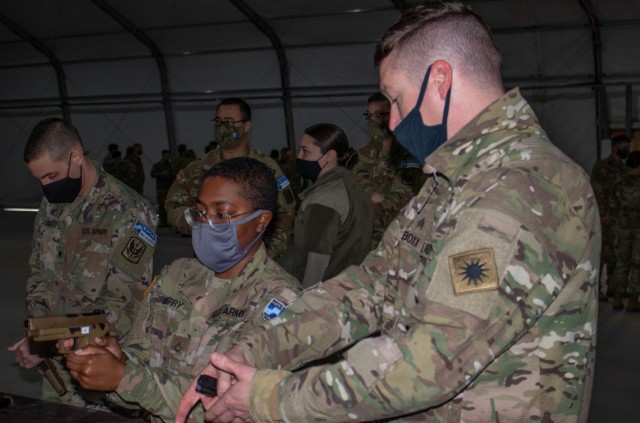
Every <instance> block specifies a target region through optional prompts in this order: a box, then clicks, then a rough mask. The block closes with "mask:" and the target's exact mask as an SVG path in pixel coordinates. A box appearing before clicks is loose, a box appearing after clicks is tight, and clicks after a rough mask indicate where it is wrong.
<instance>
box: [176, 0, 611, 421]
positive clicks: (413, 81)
mask: <svg viewBox="0 0 640 423" xmlns="http://www.w3.org/2000/svg"><path fill="white" fill-rule="evenodd" d="M376 62H378V63H379V64H380V86H381V88H382V91H383V92H384V94H385V95H386V96H387V97H389V98H390V99H392V109H391V118H390V128H391V129H393V130H394V134H395V136H396V137H397V139H398V141H399V142H401V143H403V145H405V146H406V147H407V149H408V150H409V151H410V152H411V153H412V154H413V155H414V156H415V157H419V158H420V159H425V158H426V160H425V165H424V168H423V169H424V171H425V172H426V173H427V174H428V175H429V176H428V179H427V181H426V182H425V184H424V186H423V187H422V188H421V190H420V192H419V193H418V195H417V196H416V197H414V198H413V199H412V200H411V201H410V203H409V204H408V205H407V206H406V207H405V208H404V209H403V212H402V213H401V214H400V215H399V216H397V218H396V219H395V220H394V221H393V222H392V223H391V225H390V226H389V228H388V229H387V231H386V232H385V234H384V236H383V239H382V242H381V243H380V246H379V247H378V248H377V249H376V250H374V251H372V252H371V253H370V254H369V256H367V258H365V260H364V261H363V263H362V264H361V265H360V266H358V267H351V268H348V269H347V270H345V271H344V272H342V273H341V274H339V275H338V276H336V277H335V278H333V279H330V280H328V281H325V282H323V283H321V284H318V285H317V286H316V287H313V288H311V289H309V290H306V291H304V292H303V293H302V294H301V295H300V296H299V297H298V298H297V299H296V300H294V301H293V302H292V303H291V304H290V305H289V307H288V308H287V310H285V311H284V312H283V313H282V314H281V315H280V316H279V317H278V318H277V319H273V320H271V321H270V322H267V323H266V324H265V325H262V326H260V327H258V328H255V329H254V330H252V331H251V332H249V333H247V334H246V336H245V337H244V339H243V340H242V342H240V343H239V344H237V345H235V346H234V347H233V348H232V349H231V350H230V351H228V353H227V354H228V355H225V354H219V353H213V354H212V356H211V363H212V365H213V366H215V367H216V368H218V369H219V370H218V371H217V372H216V371H215V370H213V369H212V368H211V367H207V368H205V371H204V372H205V373H208V374H217V376H218V390H217V393H218V397H217V398H216V401H215V402H213V401H211V400H210V399H207V398H204V397H202V396H199V395H198V394H197V393H196V392H195V391H194V390H193V389H191V388H190V389H189V391H188V393H187V394H186V395H185V397H184V398H183V401H182V402H181V405H180V409H179V412H178V415H177V416H176V421H178V422H183V421H184V416H186V414H187V412H188V409H189V407H190V406H191V405H192V404H193V403H194V402H195V401H196V400H198V399H202V400H203V401H204V402H205V406H206V407H207V413H206V417H207V419H208V420H211V421H232V418H235V420H233V421H234V422H238V421H250V420H253V421H256V422H266V421H287V422H308V421H331V422H347V421H373V420H378V419H385V421H389V420H394V421H405V422H409V421H421V422H449V423H451V422H468V423H475V422H478V423H479V422H482V423H486V422H502V423H505V422H518V423H520V422H534V421H535V422H541V421H545V422H551V421H562V422H586V421H587V414H588V410H589V400H590V395H591V386H592V382H593V370H594V360H595V342H596V326H597V310H598V309H597V305H598V304H597V289H598V287H597V284H598V271H597V270H598V269H597V266H598V260H599V251H600V230H599V224H598V218H599V216H598V209H597V206H596V203H595V198H594V195H593V192H592V190H591V187H590V185H589V181H588V178H587V175H586V174H585V173H584V171H583V170H582V169H581V168H580V167H579V166H578V165H577V164H576V163H574V162H573V161H571V159H569V158H568V157H567V156H565V155H564V154H563V153H562V152H561V151H560V150H559V149H557V148H556V147H555V146H554V145H553V144H552V143H551V142H550V141H549V139H548V138H547V135H546V133H545V132H544V130H543V129H542V127H541V126H540V124H539V122H538V119H537V117H536V115H535V114H534V112H533V110H532V109H531V107H530V106H529V105H528V103H527V102H526V100H525V99H523V98H522V96H521V95H520V93H519V90H518V89H513V90H512V91H509V92H507V93H504V90H503V88H502V82H501V78H500V64H501V58H500V54H499V52H498V51H497V48H496V47H495V43H494V41H493V38H492V36H491V33H490V32H489V29H488V27H487V26H486V24H484V22H483V21H482V19H481V18H480V17H478V16H477V15H476V14H475V13H473V12H472V11H470V10H469V9H468V8H467V7H465V6H463V5H462V4H461V3H458V2H430V3H427V4H424V5H421V6H416V7H414V8H411V9H409V10H407V11H406V12H405V13H404V14H403V16H402V18H401V19H400V21H399V22H398V23H396V24H394V25H393V26H392V27H391V29H390V30H389V31H388V32H387V33H386V34H385V36H384V38H383V39H382V41H381V42H380V43H379V44H378V49H377V52H376ZM425 73H426V74H425ZM423 122H424V123H423ZM425 123H426V124H428V125H429V126H426V125H425ZM378 331H380V332H379V333H377V332H378ZM343 349H345V350H344V357H345V358H344V359H343V360H342V361H340V362H338V363H336V364H329V365H323V366H310V367H305V368H303V369H302V370H298V371H296V372H291V371H290V369H295V368H299V367H300V366H301V365H303V364H304V363H308V362H310V361H312V360H315V359H317V358H319V357H323V356H327V355H329V354H332V353H333V352H335V351H340V350H343ZM242 363H249V364H251V365H246V364H242ZM253 366H257V367H258V368H263V369H264V370H257V371H256V369H255V368H254V367H253ZM230 375H233V376H234V377H235V379H234V383H233V384H231V383H230V382H231V380H230V377H231V376H230Z"/></svg>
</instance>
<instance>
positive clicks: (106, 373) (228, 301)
mask: <svg viewBox="0 0 640 423" xmlns="http://www.w3.org/2000/svg"><path fill="white" fill-rule="evenodd" d="M277 195H278V193H277V191H276V182H275V179H274V177H273V172H272V171H271V169H269V168H268V167H267V166H265V165H264V164H263V163H261V162H259V161H257V160H255V159H252V158H249V157H238V158H235V159H230V160H226V161H223V162H220V163H219V164H217V165H215V166H213V167H212V168H211V169H209V171H208V172H207V174H206V175H205V179H204V181H203V182H202V185H201V190H200V193H199V195H198V197H197V198H198V203H197V206H196V209H192V210H189V213H190V215H191V216H192V217H193V219H191V220H190V222H191V224H192V225H193V231H194V236H193V246H194V249H195V251H196V255H197V256H198V257H199V258H200V260H197V259H193V258H183V259H178V260H176V261H174V262H173V263H172V264H171V265H170V266H167V267H165V269H164V270H163V271H162V274H161V275H160V276H159V277H158V279H157V281H156V283H155V284H154V285H153V288H152V289H151V291H150V292H149V295H148V296H147V298H146V301H145V302H144V305H143V307H141V309H140V312H139V313H138V319H137V320H136V325H135V327H134V330H132V331H131V333H130V335H129V336H127V337H126V338H125V339H124V340H123V341H121V342H120V345H122V350H120V347H119V346H118V345H117V343H116V342H115V340H114V339H110V340H108V344H107V348H108V349H106V348H101V347H88V348H85V349H84V351H82V352H78V353H76V354H71V355H69V356H68V359H67V367H68V368H69V369H70V370H71V371H72V372H71V374H72V375H73V376H74V378H75V379H76V380H78V382H79V383H80V384H81V385H82V386H84V387H85V388H88V389H96V390H101V391H115V392H113V393H112V394H110V398H111V399H113V400H115V401H117V398H122V399H124V400H125V401H126V402H127V403H130V404H131V403H135V404H139V405H140V406H142V407H143V408H144V409H146V410H148V411H149V412H150V413H151V415H152V417H151V419H152V420H153V421H162V422H165V423H166V422H170V421H173V417H174V416H175V413H176V411H177V409H178V404H179V402H180V399H181V397H182V394H183V393H184V392H185V391H186V390H187V389H188V388H189V385H190V383H191V380H192V379H193V377H194V376H195V375H196V374H197V373H198V372H199V371H200V370H201V369H202V368H203V367H204V366H206V365H207V362H208V356H209V353H210V352H211V351H213V349H214V348H215V347H216V346H224V348H228V347H229V346H231V345H232V344H233V343H234V342H235V341H237V340H238V339H239V338H240V337H241V336H242V333H243V327H244V326H245V325H246V326H254V325H259V324H261V323H264V322H265V321H267V320H268V319H270V318H272V317H275V316H277V314H278V313H279V312H280V311H281V310H282V309H283V308H284V307H285V306H286V305H287V303H288V302H289V301H290V300H291V299H292V298H294V297H295V294H296V293H297V292H298V291H299V284H298V281H296V280H295V278H294V277H293V276H291V275H289V274H288V273H287V272H285V271H284V270H283V269H282V268H281V267H280V266H279V265H278V264H277V263H275V262H274V261H273V260H272V259H270V258H269V257H268V256H267V252H266V249H265V248H264V245H263V243H262V234H263V233H264V230H265V228H266V227H267V225H268V224H269V221H270V219H271V217H272V216H273V211H274V210H275V208H276V198H277ZM210 222H211V223H210ZM211 225H217V226H220V225H222V226H226V227H227V230H226V231H225V230H221V229H220V228H217V229H213V226H211ZM227 225H228V226H227ZM228 231H235V232H236V234H237V240H238V245H237V246H234V247H238V248H239V250H241V251H243V252H244V253H245V255H242V254H236V252H235V250H234V249H233V248H225V249H223V248H218V246H219V242H220V236H222V237H223V238H224V237H226V233H227V232H228ZM109 351H111V352H113V354H112V353H111V352H109ZM123 351H124V352H123ZM124 354H126V356H127V357H128V358H129V359H128V360H126V361H122V360H120V358H123V357H124ZM119 402H120V401H118V403H119ZM198 414H199V415H200V416H199V419H197V421H203V418H202V412H201V410H199V413H198Z"/></svg>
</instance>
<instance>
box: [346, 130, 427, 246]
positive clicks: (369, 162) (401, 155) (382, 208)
mask: <svg viewBox="0 0 640 423" xmlns="http://www.w3.org/2000/svg"><path fill="white" fill-rule="evenodd" d="M392 143H393V144H392V149H393V150H394V154H393V156H398V157H394V159H393V160H392V159H391V157H390V156H389V153H388V152H386V151H385V150H384V149H383V148H382V143H381V142H374V141H371V142H370V143H369V144H367V145H365V146H364V147H362V148H361V149H360V150H358V163H356V165H355V166H354V167H353V174H354V175H356V180H357V181H358V183H359V184H360V186H361V187H362V189H364V191H365V192H366V193H367V194H369V195H371V194H372V193H374V192H379V193H380V194H383V195H384V200H383V201H381V202H380V203H377V204H374V211H375V223H374V227H373V230H374V242H375V243H376V245H377V243H378V242H379V241H380V239H381V238H382V234H383V233H384V231H385V229H387V226H389V223H391V221H392V220H393V219H394V218H395V217H396V215H397V214H398V213H399V212H400V210H401V209H402V208H403V207H404V206H405V205H406V204H407V203H408V202H409V200H411V197H413V196H414V195H416V194H417V193H418V191H420V187H421V186H422V184H423V183H424V181H425V175H424V173H423V172H422V166H421V164H420V162H419V161H418V160H417V159H415V158H414V157H413V156H412V155H411V153H409V152H408V151H407V150H405V149H404V147H402V146H401V145H400V144H399V143H398V141H396V140H393V141H392Z"/></svg>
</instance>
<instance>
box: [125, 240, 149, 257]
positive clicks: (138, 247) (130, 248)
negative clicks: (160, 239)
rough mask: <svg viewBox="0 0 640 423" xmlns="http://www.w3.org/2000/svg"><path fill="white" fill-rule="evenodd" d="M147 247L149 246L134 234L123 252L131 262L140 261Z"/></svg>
mask: <svg viewBox="0 0 640 423" xmlns="http://www.w3.org/2000/svg"><path fill="white" fill-rule="evenodd" d="M146 249H147V246H146V245H145V244H144V242H143V241H142V240H141V239H140V238H137V237H135V236H132V237H131V238H130V239H129V242H127V245H126V246H125V247H124V250H122V253H121V254H122V256H123V257H124V258H126V259H127V260H128V261H130V262H131V263H138V262H139V261H140V259H141V258H142V255H143V254H144V251H145V250H146Z"/></svg>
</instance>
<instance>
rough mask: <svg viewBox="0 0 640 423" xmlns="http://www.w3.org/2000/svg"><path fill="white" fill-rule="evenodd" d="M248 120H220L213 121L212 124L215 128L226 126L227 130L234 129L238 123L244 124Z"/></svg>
mask: <svg viewBox="0 0 640 423" xmlns="http://www.w3.org/2000/svg"><path fill="white" fill-rule="evenodd" d="M247 120H248V119H240V120H222V119H220V118H214V119H211V123H213V126H224V127H225V128H233V127H234V126H236V123H244V122H246V121H247Z"/></svg>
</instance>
